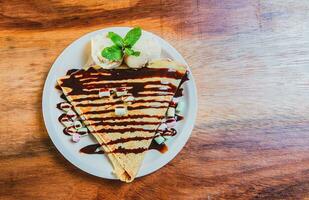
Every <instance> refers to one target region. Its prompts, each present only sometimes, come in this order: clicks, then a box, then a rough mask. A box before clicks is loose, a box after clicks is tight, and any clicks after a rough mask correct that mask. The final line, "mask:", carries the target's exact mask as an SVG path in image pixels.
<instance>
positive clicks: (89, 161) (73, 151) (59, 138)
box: [42, 27, 197, 179]
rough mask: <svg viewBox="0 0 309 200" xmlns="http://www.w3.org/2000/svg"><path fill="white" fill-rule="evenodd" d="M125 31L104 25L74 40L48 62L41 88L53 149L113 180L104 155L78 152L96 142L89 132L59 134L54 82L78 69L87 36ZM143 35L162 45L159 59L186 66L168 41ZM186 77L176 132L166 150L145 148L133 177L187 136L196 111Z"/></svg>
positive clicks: (159, 162) (158, 163)
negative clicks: (182, 109) (74, 136)
mask: <svg viewBox="0 0 309 200" xmlns="http://www.w3.org/2000/svg"><path fill="white" fill-rule="evenodd" d="M129 30H130V28H129V27H112V28H106V29H102V30H98V31H94V32H91V33H88V34H86V35H84V36H82V37H81V38H79V39H77V40H76V41H74V42H73V43H72V44H70V45H69V46H68V47H67V48H65V49H64V51H63V52H62V53H61V54H60V55H59V56H58V58H57V59H56V61H55V62H54V64H53V65H52V67H51V69H50V71H49V73H48V76H47V79H46V81H45V86H44V91H43V102H42V107H43V116H44V121H45V125H46V128H47V131H48V134H49V136H50V138H51V139H52V141H53V143H54V144H55V146H56V147H57V149H58V150H59V151H60V152H61V154H62V155H63V156H64V157H65V158H66V159H67V160H69V161H70V162H71V163H72V164H74V165H75V166H76V167H78V168H80V169H81V170H83V171H85V172H87V173H89V174H93V175H95V176H98V177H102V178H108V179H116V177H115V176H114V174H113V173H112V170H113V169H112V166H111V164H110V162H109V160H108V158H107V157H106V156H105V155H101V154H91V155H89V154H83V153H80V152H79V150H80V149H81V148H82V147H84V146H87V145H89V144H94V143H96V142H95V139H94V138H93V137H92V136H91V135H89V136H87V137H83V138H82V139H81V141H80V142H78V143H73V142H72V141H71V138H70V137H69V136H67V135H65V134H63V132H62V130H63V126H62V124H60V123H59V122H58V117H59V116H60V115H61V113H62V112H61V111H60V110H58V109H57V108H56V104H57V103H59V102H61V101H63V100H62V99H61V98H60V92H59V91H58V90H57V89H56V88H55V85H56V80H57V79H58V78H60V77H62V76H64V75H65V74H66V72H67V71H68V70H69V69H73V68H82V66H83V65H84V64H85V63H86V61H87V58H88V56H89V54H90V40H91V37H93V36H94V35H96V34H102V33H104V32H108V31H113V32H116V33H118V34H119V35H121V36H124V35H125V34H126V33H127V32H128V31H129ZM143 34H147V35H152V36H154V37H156V38H157V39H158V41H159V42H160V44H161V46H162V57H163V58H171V59H173V60H176V61H178V62H180V63H182V64H184V65H187V63H186V62H185V60H184V59H183V57H182V56H181V55H180V54H179V53H178V52H177V51H176V49H175V48H173V47H172V46H171V45H170V44H169V43H168V42H166V41H165V40H163V39H162V38H160V37H159V36H157V35H154V34H152V33H150V32H146V31H143ZM189 79H190V80H189V81H187V82H185V84H184V85H183V87H184V96H183V97H182V98H183V99H184V101H185V103H186V110H185V115H184V116H185V118H184V120H182V121H180V122H179V123H177V126H176V130H177V131H178V133H177V135H176V136H174V137H173V138H171V139H170V140H168V141H167V143H166V144H167V145H168V148H169V150H168V152H166V153H164V154H161V153H160V152H158V151H155V150H150V151H147V153H146V156H145V159H144V161H143V164H142V166H141V168H140V170H139V173H138V175H137V177H141V176H144V175H147V174H150V173H152V172H154V171H156V170H158V169H159V168H161V167H163V166H164V165H166V164H167V163H168V162H170V161H171V160H172V159H173V158H174V157H175V156H176V155H177V154H178V153H179V152H180V150H181V149H182V148H183V146H184V145H185V143H186V142H187V140H188V139H189V137H190V134H191V131H192V129H193V125H194V121H195V117H196V112H197V97H196V87H195V83H194V80H193V77H192V74H191V73H189Z"/></svg>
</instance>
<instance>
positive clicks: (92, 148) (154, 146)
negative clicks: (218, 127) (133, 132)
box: [80, 128, 177, 154]
mask: <svg viewBox="0 0 309 200" xmlns="http://www.w3.org/2000/svg"><path fill="white" fill-rule="evenodd" d="M157 132H160V131H157ZM176 133H177V131H176V130H175V129H173V128H172V129H170V130H165V131H161V132H160V135H161V136H174V135H176ZM155 137H157V136H149V137H132V138H120V139H117V140H112V141H109V142H108V143H106V145H112V144H119V143H125V142H130V141H140V140H150V139H151V140H152V142H151V144H150V146H149V148H148V149H145V148H136V149H125V148H123V147H119V148H117V149H115V150H114V151H112V152H108V153H124V154H128V153H135V154H137V153H142V152H144V151H147V150H157V151H159V152H161V153H165V152H167V151H168V147H167V145H165V144H160V145H159V144H158V143H156V141H155V140H153V138H155ZM100 146H101V145H100V144H91V145H88V146H85V147H83V148H82V149H80V152H82V153H86V154H103V153H104V152H103V150H99V151H98V150H97V149H98V148H99V147H100Z"/></svg>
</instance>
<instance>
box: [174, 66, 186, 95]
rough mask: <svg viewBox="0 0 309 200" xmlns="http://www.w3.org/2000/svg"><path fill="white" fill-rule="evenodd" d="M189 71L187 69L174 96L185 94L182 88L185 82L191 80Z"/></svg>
mask: <svg viewBox="0 0 309 200" xmlns="http://www.w3.org/2000/svg"><path fill="white" fill-rule="evenodd" d="M188 75H189V72H188V71H186V73H185V74H184V76H183V77H182V79H181V81H180V83H179V85H178V88H177V90H176V92H175V95H174V97H182V96H183V88H181V86H182V85H183V83H184V82H186V81H188V80H189V76H188Z"/></svg>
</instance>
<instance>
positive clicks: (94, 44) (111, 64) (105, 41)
mask: <svg viewBox="0 0 309 200" xmlns="http://www.w3.org/2000/svg"><path fill="white" fill-rule="evenodd" d="M107 34H108V33H104V34H99V35H96V36H94V37H93V38H92V39H91V55H90V58H89V60H88V62H87V64H86V65H85V67H84V69H86V70H87V69H88V68H89V67H95V68H97V67H96V66H99V67H102V68H103V69H114V68H116V67H119V66H120V65H121V63H122V61H123V59H121V60H119V61H110V60H108V59H107V58H104V57H103V56H102V54H101V53H102V51H103V49H104V48H106V47H111V46H113V45H114V43H113V42H112V40H111V39H110V38H108V37H107Z"/></svg>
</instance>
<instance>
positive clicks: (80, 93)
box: [58, 60, 186, 182]
mask: <svg viewBox="0 0 309 200" xmlns="http://www.w3.org/2000/svg"><path fill="white" fill-rule="evenodd" d="M185 73H186V67H185V66H183V65H180V64H178V63H176V62H174V61H167V60H157V61H153V62H151V63H149V65H148V66H147V67H144V68H141V69H137V70H135V69H128V68H117V69H113V70H104V69H100V70H95V69H93V68H90V69H88V70H87V71H86V70H79V71H77V72H75V73H73V74H71V75H67V76H64V77H62V78H60V79H58V85H59V86H60V87H61V89H62V91H63V93H64V95H65V96H66V98H67V99H68V101H69V102H70V103H71V104H72V106H73V108H74V110H75V111H76V112H77V113H78V114H79V116H80V118H81V119H82V120H83V122H84V124H85V125H86V126H87V128H88V129H89V131H90V133H91V134H92V135H93V136H94V137H95V138H96V139H97V141H98V142H99V143H100V144H101V145H102V148H103V150H104V152H105V153H106V155H107V156H108V158H109V159H110V161H111V163H112V165H113V167H114V173H115V174H116V176H117V177H118V178H119V179H120V180H122V181H125V182H131V181H133V179H134V178H135V176H136V175H137V172H138V170H139V168H140V166H141V164H142V162H143V159H144V156H145V151H146V150H148V148H149V146H150V144H151V141H152V139H153V138H154V137H155V133H156V130H157V128H158V126H159V125H160V124H161V122H162V120H163V119H164V118H165V114H166V111H167V109H168V107H169V104H170V102H171V100H172V98H173V96H174V94H175V93H176V91H177V89H178V86H179V84H180V83H181V80H182V78H183V77H184V75H185ZM100 91H110V92H111V95H106V96H103V97H102V96H100ZM119 91H120V93H118V92H119ZM121 92H122V93H121ZM119 108H122V109H123V108H124V109H125V110H127V113H125V114H124V113H122V114H124V115H119V114H118V115H117V113H115V110H117V109H119Z"/></svg>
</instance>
